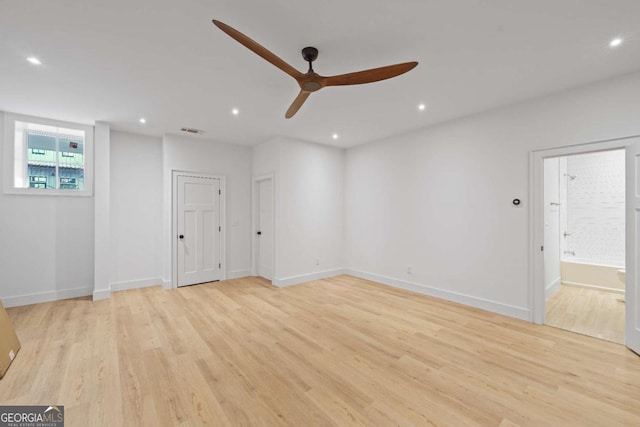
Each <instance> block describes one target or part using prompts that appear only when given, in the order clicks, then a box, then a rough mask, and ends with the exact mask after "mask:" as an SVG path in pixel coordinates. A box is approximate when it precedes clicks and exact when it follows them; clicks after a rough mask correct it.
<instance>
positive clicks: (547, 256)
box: [544, 157, 561, 297]
mask: <svg viewBox="0 0 640 427" xmlns="http://www.w3.org/2000/svg"><path fill="white" fill-rule="evenodd" d="M559 203H561V199H560V159H559V158H557V157H556V158H552V159H545V161H544V285H545V294H546V296H547V297H549V296H551V294H552V293H553V292H554V291H556V290H557V289H559V285H560V282H561V278H560V239H561V237H560V233H561V231H560V209H561V206H558V204H559Z"/></svg>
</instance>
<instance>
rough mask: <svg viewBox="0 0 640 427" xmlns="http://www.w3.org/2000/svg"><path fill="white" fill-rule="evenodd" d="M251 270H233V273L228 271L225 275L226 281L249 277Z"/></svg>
mask: <svg viewBox="0 0 640 427" xmlns="http://www.w3.org/2000/svg"><path fill="white" fill-rule="evenodd" d="M251 275H252V274H251V269H247V270H234V271H230V272H228V273H227V278H226V280H231V279H240V278H242V277H249V276H251Z"/></svg>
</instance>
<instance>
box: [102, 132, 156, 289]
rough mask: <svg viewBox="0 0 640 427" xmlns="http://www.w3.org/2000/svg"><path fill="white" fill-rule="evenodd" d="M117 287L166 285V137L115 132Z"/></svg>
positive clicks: (113, 280) (114, 273)
mask: <svg viewBox="0 0 640 427" xmlns="http://www.w3.org/2000/svg"><path fill="white" fill-rule="evenodd" d="M110 175H111V176H110V179H111V203H110V205H111V207H110V214H111V217H110V219H111V242H110V247H111V250H110V255H111V259H110V266H111V268H110V288H111V290H112V291H114V290H120V289H127V288H131V287H138V286H145V285H160V284H162V256H163V252H162V232H163V225H162V218H163V217H162V206H163V205H162V197H163V179H162V139H161V138H152V137H147V136H142V135H135V134H130V133H123V132H113V131H112V132H111V174H110Z"/></svg>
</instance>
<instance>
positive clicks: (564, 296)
mask: <svg viewBox="0 0 640 427" xmlns="http://www.w3.org/2000/svg"><path fill="white" fill-rule="evenodd" d="M623 300H624V295H622V294H618V293H614V292H607V291H600V290H597V289H587V288H579V287H576V286H566V285H562V286H560V289H558V290H557V291H556V292H555V293H554V294H553V295H551V297H549V299H548V300H547V305H546V311H547V315H546V320H545V322H546V324H547V325H549V326H555V327H557V328H562V329H566V330H568V331H572V332H577V333H579V334H585V335H589V336H590V337H596V338H600V339H603V340H607V341H613V342H616V343H618V344H624V309H625V304H624V302H623Z"/></svg>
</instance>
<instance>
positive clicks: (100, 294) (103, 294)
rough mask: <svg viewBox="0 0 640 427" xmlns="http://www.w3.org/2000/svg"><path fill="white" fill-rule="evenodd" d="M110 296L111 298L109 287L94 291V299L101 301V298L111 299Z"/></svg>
mask: <svg viewBox="0 0 640 427" xmlns="http://www.w3.org/2000/svg"><path fill="white" fill-rule="evenodd" d="M109 298H111V289H109V288H107V289H99V290H96V291H93V300H94V301H100V300H103V299H109Z"/></svg>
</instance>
